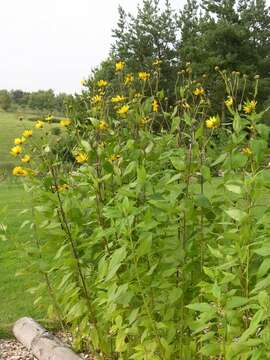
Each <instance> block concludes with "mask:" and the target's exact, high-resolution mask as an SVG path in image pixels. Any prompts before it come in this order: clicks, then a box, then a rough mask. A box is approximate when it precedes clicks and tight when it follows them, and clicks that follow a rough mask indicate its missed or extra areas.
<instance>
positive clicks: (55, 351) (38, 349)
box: [13, 317, 82, 360]
mask: <svg viewBox="0 0 270 360" xmlns="http://www.w3.org/2000/svg"><path fill="white" fill-rule="evenodd" d="M13 334H14V336H15V337H16V338H17V340H18V341H19V342H21V343H22V344H23V345H24V346H25V347H26V348H27V349H28V350H29V351H30V352H31V353H32V354H33V355H34V356H35V357H36V358H37V359H38V360H82V358H81V357H80V356H78V355H77V354H75V353H74V352H73V351H72V350H71V349H70V348H69V347H68V346H67V345H65V344H64V343H62V341H60V340H59V339H58V338H57V337H55V336H54V335H53V334H51V333H50V332H48V331H47V330H46V329H44V328H43V327H42V326H41V325H39V324H38V323H37V322H36V321H35V320H33V319H31V318H28V317H24V318H21V319H19V320H18V321H16V323H15V324H14V326H13Z"/></svg>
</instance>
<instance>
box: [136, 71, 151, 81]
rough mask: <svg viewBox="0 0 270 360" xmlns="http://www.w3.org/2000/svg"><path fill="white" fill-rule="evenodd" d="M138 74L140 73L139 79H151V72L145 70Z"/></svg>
mask: <svg viewBox="0 0 270 360" xmlns="http://www.w3.org/2000/svg"><path fill="white" fill-rule="evenodd" d="M138 75H139V79H140V80H142V81H146V80H149V79H150V74H149V73H147V72H145V71H140V72H139V74H138Z"/></svg>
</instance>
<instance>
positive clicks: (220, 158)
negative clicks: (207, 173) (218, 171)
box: [211, 153, 228, 166]
mask: <svg viewBox="0 0 270 360" xmlns="http://www.w3.org/2000/svg"><path fill="white" fill-rule="evenodd" d="M227 156H228V153H224V154H221V155H219V157H218V158H217V159H216V160H215V161H214V162H213V163H212V164H211V166H216V165H218V164H220V163H222V162H223V161H224V160H225V159H226V158H227Z"/></svg>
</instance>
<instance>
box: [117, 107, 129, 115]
mask: <svg viewBox="0 0 270 360" xmlns="http://www.w3.org/2000/svg"><path fill="white" fill-rule="evenodd" d="M128 111H129V106H128V105H123V106H121V107H120V109H118V110H117V114H119V115H126V114H127V113H128Z"/></svg>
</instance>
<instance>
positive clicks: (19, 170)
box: [12, 166, 28, 176]
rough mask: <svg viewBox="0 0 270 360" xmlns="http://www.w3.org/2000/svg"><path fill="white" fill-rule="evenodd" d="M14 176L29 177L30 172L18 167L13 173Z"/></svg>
mask: <svg viewBox="0 0 270 360" xmlns="http://www.w3.org/2000/svg"><path fill="white" fill-rule="evenodd" d="M12 174H13V175H14V176H27V175H28V171H27V170H25V169H23V168H22V167H21V166H16V167H15V168H14V169H13V171H12Z"/></svg>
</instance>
